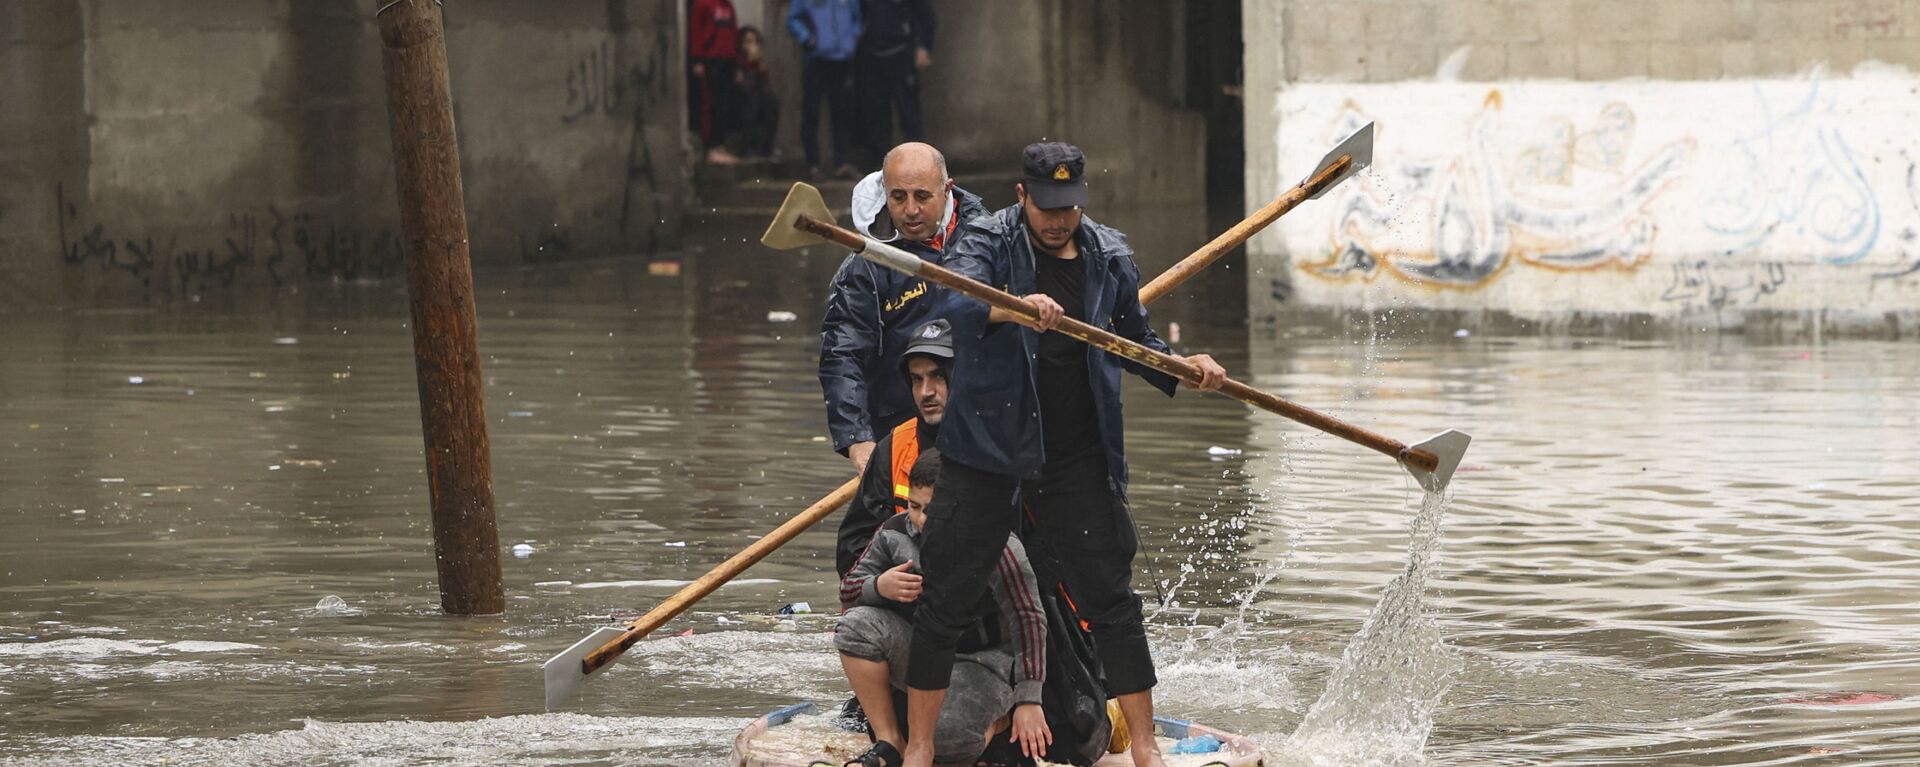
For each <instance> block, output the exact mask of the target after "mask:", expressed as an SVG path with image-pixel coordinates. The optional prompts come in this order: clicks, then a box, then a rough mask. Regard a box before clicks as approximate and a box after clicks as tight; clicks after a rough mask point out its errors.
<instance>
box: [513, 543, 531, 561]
mask: <svg viewBox="0 0 1920 767" xmlns="http://www.w3.org/2000/svg"><path fill="white" fill-rule="evenodd" d="M513 555H514V556H515V557H518V558H520V559H526V558H527V557H531V556H533V547H532V546H530V545H528V544H525V543H516V544H514V545H513Z"/></svg>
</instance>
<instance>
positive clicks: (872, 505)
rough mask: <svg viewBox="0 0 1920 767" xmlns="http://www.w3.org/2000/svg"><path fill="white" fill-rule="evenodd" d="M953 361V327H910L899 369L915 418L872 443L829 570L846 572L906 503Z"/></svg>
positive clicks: (935, 426)
mask: <svg viewBox="0 0 1920 767" xmlns="http://www.w3.org/2000/svg"><path fill="white" fill-rule="evenodd" d="M952 366H953V329H952V326H950V325H948V324H947V321H946V320H934V321H932V322H929V323H926V324H923V325H921V326H920V327H919V328H917V329H916V330H915V331H914V334H913V340H912V341H910V342H909V343H908V344H907V349H906V351H905V352H902V353H901V354H900V367H899V370H900V374H901V376H902V377H904V378H905V379H906V381H907V385H908V386H909V387H910V389H911V391H912V392H913V405H914V407H915V408H916V409H917V410H918V411H919V417H918V418H913V419H910V420H907V421H904V422H902V423H901V424H900V425H899V426H896V427H894V428H893V430H892V431H891V432H888V433H887V435H886V436H883V437H881V438H880V442H879V444H877V445H876V446H875V447H874V450H873V458H872V459H871V460H868V461H867V467H866V470H865V471H862V472H861V473H860V490H859V492H857V493H856V494H855V495H854V497H853V502H852V503H850V504H847V514H846V516H844V517H842V518H841V519H840V540H839V545H838V547H837V548H836V550H835V552H834V571H835V572H838V573H839V574H841V575H843V576H844V575H846V574H847V571H848V570H850V569H852V568H853V564H854V562H855V561H857V560H859V559H860V553H861V552H862V551H865V550H866V548H867V543H868V542H869V541H871V540H873V531H874V530H875V529H878V528H879V527H880V523H882V522H885V521H887V518H888V517H891V516H893V515H894V513H895V512H897V511H899V510H900V509H901V508H903V507H904V505H905V504H906V502H907V495H908V492H909V489H910V488H909V487H908V485H909V482H908V481H907V475H908V473H909V472H910V471H912V470H913V462H914V460H915V459H917V458H919V456H920V451H921V450H922V449H927V448H932V447H933V443H934V439H935V437H936V436H937V435H939V433H940V419H941V417H942V416H944V415H945V414H946V408H947V371H948V369H950V368H951V367H952Z"/></svg>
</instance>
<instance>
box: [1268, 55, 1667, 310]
mask: <svg viewBox="0 0 1920 767" xmlns="http://www.w3.org/2000/svg"><path fill="white" fill-rule="evenodd" d="M1502 106H1503V98H1502V96H1501V95H1500V92H1499V91H1497V90H1496V91H1492V92H1490V93H1488V95H1487V97H1486V99H1485V101H1484V102H1483V104H1482V107H1481V110H1480V112H1479V114H1478V115H1477V116H1476V117H1475V118H1474V120H1473V123H1472V126H1471V130H1470V134H1469V135H1470V141H1469V142H1468V143H1469V145H1468V147H1467V148H1466V149H1465V150H1464V151H1463V152H1461V153H1460V154H1458V155H1455V156H1451V157H1444V158H1440V159H1432V160H1421V159H1417V158H1416V159H1409V160H1403V161H1401V162H1400V163H1399V164H1397V165H1395V166H1393V168H1392V171H1391V173H1392V175H1393V176H1395V177H1397V179H1396V180H1399V181H1401V182H1402V183H1401V184H1399V185H1398V186H1399V187H1400V188H1399V189H1398V190H1397V192H1398V195H1399V196H1403V197H1405V198H1406V202H1405V203H1404V205H1399V206H1397V205H1396V204H1395V202H1394V201H1393V200H1389V199H1383V198H1382V196H1381V195H1380V194H1379V193H1378V192H1377V191H1376V190H1373V189H1369V190H1368V191H1365V192H1360V193H1353V194H1348V195H1347V196H1346V197H1345V198H1344V200H1343V202H1342V204H1341V206H1340V207H1339V208H1338V212H1337V213H1336V214H1335V219H1334V226H1333V228H1332V233H1331V237H1332V242H1331V243H1330V247H1329V249H1328V255H1327V256H1326V257H1325V258H1324V259H1321V260H1319V261H1305V262H1304V263H1302V265H1301V268H1302V269H1303V270H1304V271H1305V272H1306V273H1307V274H1309V275H1311V276H1314V277H1318V278H1321V279H1324V280H1330V281H1347V280H1359V281H1363V282H1364V281H1371V280H1373V279H1375V278H1377V277H1378V276H1379V275H1380V274H1382V273H1392V274H1394V275H1395V276H1397V277H1398V278H1400V279H1402V280H1405V281H1407V282H1411V283H1417V284H1421V285H1426V286H1430V287H1435V288H1453V289H1476V288H1480V287H1484V286H1485V285H1487V284H1488V283H1490V282H1492V281H1493V280H1495V279H1497V278H1498V277H1499V276H1500V275H1501V273H1502V272H1503V271H1505V270H1506V269H1508V268H1510V267H1511V266H1513V265H1514V264H1516V263H1519V264H1525V265H1527V266H1532V267H1539V268H1546V269H1554V270H1561V271H1577V270H1591V269H1602V268H1611V269H1617V270H1622V271H1633V270H1635V269H1638V268H1639V267H1640V266H1642V265H1643V264H1645V263H1646V262H1647V261H1648V260H1649V259H1650V258H1651V256H1652V253H1653V249H1654V240H1655V237H1656V235H1657V233H1658V231H1659V230H1658V227H1657V226H1655V225H1654V222H1653V213H1652V207H1653V205H1654V202H1655V201H1656V200H1657V199H1658V198H1659V197H1660V196H1661V195H1662V193H1664V192H1665V191H1666V190H1667V189H1668V188H1669V187H1670V186H1672V185H1673V183H1674V182H1675V181H1676V180H1678V179H1679V178H1680V177H1681V176H1682V174H1683V173H1684V172H1685V170H1686V169H1687V167H1688V163H1689V161H1690V160H1691V158H1692V155H1693V152H1694V149H1695V147H1694V144H1693V142H1691V141H1675V142H1672V143H1669V144H1667V145H1665V146H1661V147H1659V148H1657V149H1656V150H1654V151H1653V152H1652V153H1651V155H1650V156H1648V157H1647V158H1646V159H1645V160H1642V161H1641V162H1640V163H1639V164H1637V165H1635V166H1633V167H1632V168H1631V169H1629V168H1627V167H1626V157H1627V155H1628V152H1627V150H1628V149H1629V147H1630V145H1631V143H1632V135H1633V129H1634V121H1635V118H1634V114H1633V111H1632V109H1631V108H1629V107H1628V106H1627V105H1625V104H1621V103H1610V104H1607V105H1605V106H1604V107H1602V109H1601V110H1600V113H1599V115H1598V116H1597V117H1596V118H1595V119H1594V121H1593V124H1592V127H1590V128H1589V129H1587V130H1585V131H1575V130H1574V129H1573V126H1572V125H1571V123H1568V124H1566V125H1564V126H1559V128H1558V132H1559V133H1560V134H1561V135H1562V136H1564V140H1557V141H1556V140H1548V141H1544V142H1542V143H1540V144H1538V145H1535V146H1532V147H1529V148H1527V149H1525V150H1523V151H1522V152H1520V154H1519V161H1518V162H1517V163H1515V164H1513V166H1512V168H1511V170H1510V169H1509V168H1508V166H1507V165H1506V164H1505V163H1503V162H1502V157H1501V154H1500V151H1499V145H1500V137H1501V135H1502V123H1501V113H1502ZM1366 122H1368V118H1367V117H1365V116H1364V115H1362V114H1361V113H1360V112H1359V110H1358V109H1357V108H1354V107H1352V106H1351V105H1349V109H1347V110H1346V111H1345V113H1344V114H1343V115H1342V117H1341V118H1340V121H1339V124H1338V125H1336V126H1335V128H1334V131H1332V132H1334V133H1336V134H1339V135H1346V133H1348V132H1351V131H1352V130H1353V129H1357V128H1359V127H1360V126H1362V125H1364V124H1365V123H1366ZM1595 174H1598V175H1599V176H1600V178H1599V179H1596V180H1591V181H1588V180H1586V179H1583V178H1581V177H1582V176H1587V175H1595ZM1575 181H1587V183H1585V184H1584V185H1583V188H1591V187H1593V186H1595V185H1598V186H1600V187H1601V188H1603V189H1606V190H1607V191H1606V192H1605V193H1603V194H1599V195H1579V196H1578V197H1577V198H1576V199H1552V198H1550V197H1548V196H1547V195H1544V194H1537V193H1533V192H1531V191H1529V190H1531V189H1533V188H1534V187H1537V186H1538V185H1540V184H1559V185H1562V186H1567V185H1572V184H1573V183H1574V182H1575ZM1563 197H1571V195H1564V196H1563ZM1405 206H1413V207H1416V208H1422V209H1424V210H1425V212H1426V213H1427V215H1428V220H1429V222H1430V223H1429V230H1430V237H1429V239H1428V242H1429V243H1430V245H1429V246H1428V247H1425V248H1419V247H1414V248H1406V247H1394V246H1392V245H1390V244H1389V238H1390V237H1391V236H1392V234H1393V230H1394V228H1395V219H1396V217H1397V214H1398V211H1399V209H1400V208H1401V207H1405Z"/></svg>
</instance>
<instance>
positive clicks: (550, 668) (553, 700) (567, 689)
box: [540, 626, 626, 711]
mask: <svg viewBox="0 0 1920 767" xmlns="http://www.w3.org/2000/svg"><path fill="white" fill-rule="evenodd" d="M624 633H626V629H625V627H622V626H601V627H600V628H599V629H598V630H596V631H594V632H593V633H592V634H589V635H587V638H586V639H582V640H580V641H578V642H574V643H573V646H572V647H569V648H567V649H566V650H565V651H563V652H561V653H560V654H559V655H555V656H553V657H552V658H548V659H547V662H546V663H545V664H543V665H542V666H541V667H540V670H541V671H543V672H545V673H546V676H547V710H548V711H552V710H554V709H556V708H559V707H560V705H561V704H563V703H566V702H567V701H569V700H572V699H573V696H575V695H578V694H580V688H581V687H584V686H586V684H587V673H586V672H585V671H583V670H581V664H580V661H582V660H584V659H586V657H587V653H590V652H593V651H594V650H597V649H600V647H601V646H603V645H605V644H606V643H608V642H611V641H613V640H615V639H619V638H620V635H621V634H624ZM612 665H613V664H612V663H608V664H607V665H605V666H601V667H600V668H598V669H595V672H596V673H598V672H599V671H604V670H606V669H607V668H608V667H611V666H612Z"/></svg>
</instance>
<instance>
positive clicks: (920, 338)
mask: <svg viewBox="0 0 1920 767" xmlns="http://www.w3.org/2000/svg"><path fill="white" fill-rule="evenodd" d="M916 354H924V355H927V356H929V357H932V358H934V362H935V364H938V365H939V366H940V367H941V368H943V369H944V368H945V367H946V366H947V365H949V364H952V362H953V325H951V324H948V323H947V321H946V320H934V321H932V322H929V323H927V324H925V325H921V326H920V327H919V328H917V329H915V330H914V331H913V339H912V340H910V341H908V342H907V350H906V351H903V352H901V353H900V373H901V374H902V375H905V374H906V372H907V360H909V359H912V358H913V355H916Z"/></svg>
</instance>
